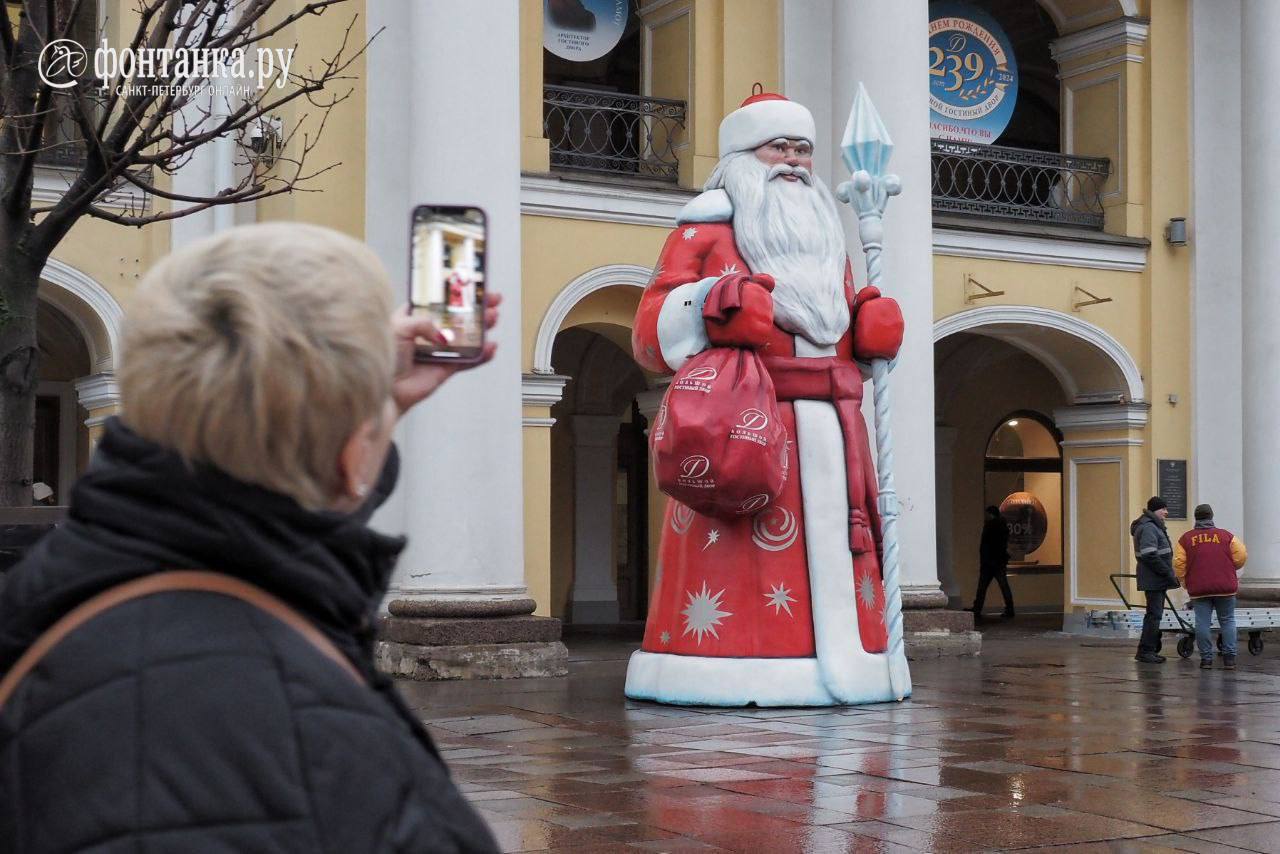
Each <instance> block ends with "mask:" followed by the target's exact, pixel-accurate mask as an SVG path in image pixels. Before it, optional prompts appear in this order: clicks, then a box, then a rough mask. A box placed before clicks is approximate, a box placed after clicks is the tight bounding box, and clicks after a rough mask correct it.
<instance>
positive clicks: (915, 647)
mask: <svg viewBox="0 0 1280 854" xmlns="http://www.w3.org/2000/svg"><path fill="white" fill-rule="evenodd" d="M904 601H905V600H904ZM939 601H941V602H945V601H946V597H945V596H942V595H941V591H939V592H938V596H937V597H934V598H933V599H931V600H929V601H928V603H927V604H924V607H915V608H912V607H910V605H907V606H906V607H904V608H903V610H902V628H903V632H904V636H903V643H904V644H905V645H906V648H907V658H909V659H912V660H919V659H923V658H942V657H944V656H953V655H979V654H981V652H982V634H981V632H975V631H974V630H973V614H972V612H970V611H953V610H949V609H947V608H940V607H937V606H936V603H937V602H939Z"/></svg>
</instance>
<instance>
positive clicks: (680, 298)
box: [658, 276, 717, 371]
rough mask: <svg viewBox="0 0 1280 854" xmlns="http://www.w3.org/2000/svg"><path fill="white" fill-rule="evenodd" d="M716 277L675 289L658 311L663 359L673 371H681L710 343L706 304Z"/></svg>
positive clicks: (659, 338)
mask: <svg viewBox="0 0 1280 854" xmlns="http://www.w3.org/2000/svg"><path fill="white" fill-rule="evenodd" d="M716 281H717V279H716V277H715V276H708V277H707V278H705V279H702V280H701V281H697V282H690V283H689V284H687V285H677V286H676V287H674V288H672V289H671V291H670V293H668V294H667V298H666V299H664V300H663V301H662V310H661V311H659V312H658V347H659V349H661V351H662V360H663V361H664V362H666V363H667V365H668V366H669V367H670V368H671V370H673V371H678V370H680V366H681V365H683V364H684V363H685V362H686V361H687V360H688V359H689V357H690V356H695V355H697V354H698V353H701V352H702V351H703V350H705V349H707V347H708V346H710V343H711V342H710V341H708V340H707V327H706V325H705V324H704V323H703V320H702V304H703V303H705V302H706V301H707V294H708V293H709V292H710V291H711V286H712V285H714V284H715V283H716Z"/></svg>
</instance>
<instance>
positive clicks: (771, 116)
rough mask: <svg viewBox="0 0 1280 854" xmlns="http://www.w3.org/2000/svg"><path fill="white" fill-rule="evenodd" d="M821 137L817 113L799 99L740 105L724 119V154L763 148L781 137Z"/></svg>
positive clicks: (721, 125)
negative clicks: (814, 119) (799, 101)
mask: <svg viewBox="0 0 1280 854" xmlns="http://www.w3.org/2000/svg"><path fill="white" fill-rule="evenodd" d="M817 136H818V131H817V128H816V127H815V125H814V122H813V113H811V112H809V110H808V108H807V107H805V106H804V105H803V104H797V103H796V102H795V101H757V102H756V103H754V104H748V105H747V106H745V107H739V108H738V109H736V110H734V111H733V112H732V113H730V114H729V115H727V116H725V117H724V121H722V122H720V156H721V157H724V156H725V155H726V154H732V153H733V152H735V151H749V150H751V149H753V148H759V147H760V146H761V145H764V144H765V143H766V142H769V141H770V140H774V139H777V138H778V137H786V138H788V139H803V140H807V141H808V142H809V144H810V145H813V142H814V140H815V139H816V138H817Z"/></svg>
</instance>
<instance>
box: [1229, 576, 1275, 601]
mask: <svg viewBox="0 0 1280 854" xmlns="http://www.w3.org/2000/svg"><path fill="white" fill-rule="evenodd" d="M1237 596H1238V598H1239V600H1240V605H1241V606H1242V607H1243V606H1248V605H1258V606H1262V607H1275V605H1276V603H1277V602H1280V582H1271V583H1268V582H1263V583H1261V584H1259V583H1258V582H1253V583H1250V582H1248V581H1242V582H1241V583H1240V592H1239V593H1238V594H1237Z"/></svg>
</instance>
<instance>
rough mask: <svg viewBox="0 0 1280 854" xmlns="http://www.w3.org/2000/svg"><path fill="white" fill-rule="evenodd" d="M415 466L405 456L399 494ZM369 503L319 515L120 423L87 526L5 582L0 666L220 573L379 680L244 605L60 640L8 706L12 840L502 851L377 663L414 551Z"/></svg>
mask: <svg viewBox="0 0 1280 854" xmlns="http://www.w3.org/2000/svg"><path fill="white" fill-rule="evenodd" d="M396 467H397V466H396V460H395V457H394V454H393V456H392V459H391V460H390V462H389V463H388V466H387V470H386V471H385V472H384V475H383V479H382V483H380V484H379V492H380V497H385V494H386V492H388V491H389V489H390V486H391V485H392V484H393V483H394V480H395V470H396ZM374 503H375V502H371V505H372V504H374ZM371 511H372V506H370V508H369V509H368V511H367V512H366V513H364V514H361V515H360V516H356V517H353V516H341V515H338V514H330V513H310V512H307V511H304V510H303V509H302V508H301V507H299V506H298V505H297V504H296V503H295V502H293V501H292V500H291V499H288V498H285V497H283V496H281V495H277V494H274V493H270V492H267V491H265V490H262V489H259V488H257V487H254V486H250V485H248V484H245V483H242V482H239V481H236V480H233V479H231V478H229V477H227V476H226V475H224V474H221V473H220V472H217V471H212V470H209V469H197V470H196V471H192V470H190V469H189V468H188V467H187V466H185V465H184V464H183V463H182V461H181V460H180V459H178V458H177V457H176V455H174V454H172V453H170V452H167V451H165V450H162V449H161V448H158V447H157V446H155V445H153V444H151V443H149V442H146V441H144V440H142V439H140V438H139V437H138V436H136V435H134V434H133V433H131V432H130V431H129V430H128V429H127V428H125V427H124V426H122V425H121V424H120V423H118V422H114V421H113V422H109V423H108V425H107V429H106V435H105V436H104V437H103V440H102V442H101V444H100V446H99V448H98V451H97V454H96V456H95V458H94V463H93V465H92V467H91V468H90V470H89V472H88V473H86V474H85V476H84V477H82V478H81V479H80V481H79V482H78V483H77V484H76V487H75V489H74V490H73V494H72V501H71V517H70V520H69V521H68V522H67V523H66V524H65V525H63V526H62V527H61V528H59V529H58V530H57V531H56V532H54V533H53V534H51V535H49V536H48V537H46V538H45V539H44V540H43V541H41V543H40V544H39V545H37V546H36V547H35V548H34V549H33V550H32V552H31V553H30V554H29V555H28V556H27V557H26V558H25V559H24V560H23V561H22V562H21V563H20V564H18V565H17V566H16V567H14V568H13V569H12V570H10V572H9V574H8V580H7V583H6V585H5V589H4V592H3V598H2V599H0V670H8V669H9V667H11V666H12V665H13V663H14V662H15V661H16V660H17V658H18V657H19V656H20V655H21V654H22V652H23V650H24V649H26V647H27V646H29V645H30V644H31V642H32V641H34V640H35V639H36V637H38V636H39V635H40V633H41V632H42V631H43V630H44V629H45V628H47V627H48V626H49V625H50V624H52V623H53V622H54V621H55V620H56V619H58V618H59V617H61V616H62V615H63V614H65V613H66V612H67V611H68V610H69V609H70V608H72V607H73V606H74V605H76V604H77V603H79V602H82V601H84V600H85V599H87V598H89V597H90V596H92V595H94V594H95V593H97V592H99V591H101V590H104V589H105V588H107V587H110V586H113V585H115V584H118V583H120V582H123V581H126V580H129V579H132V578H136V577H139V576H143V575H147V574H149V573H154V572H157V571H162V570H167V569H209V570H215V571H218V572H223V573H226V574H228V575H233V576H236V577H239V578H243V579H245V580H247V581H250V582H252V583H254V584H257V585H258V586H260V587H263V588H264V589H266V590H268V591H270V592H271V593H274V594H275V595H277V596H279V597H280V598H282V599H284V600H285V601H286V602H287V603H288V604H289V605H291V606H292V607H293V608H295V609H297V610H298V611H299V612H301V613H302V614H303V615H304V616H306V617H308V618H309V619H310V620H311V621H312V622H313V623H314V624H315V625H316V626H317V627H318V628H319V629H321V630H322V631H323V632H324V633H325V634H326V635H327V636H328V637H329V638H330V639H331V640H332V641H333V642H334V643H335V644H336V645H337V646H338V647H339V649H341V650H342V651H343V652H344V653H345V654H346V656H347V657H348V658H350V659H351V661H352V662H353V663H354V664H355V665H356V667H357V668H358V669H359V670H360V671H361V672H362V673H363V674H364V675H365V678H366V679H367V680H368V682H369V683H370V686H372V687H363V686H360V685H358V684H356V683H355V682H354V681H353V680H352V679H351V678H350V676H349V675H348V674H346V673H344V672H343V671H342V670H341V669H340V668H338V667H337V666H336V665H335V664H334V663H333V662H331V661H329V660H327V659H325V658H324V657H322V656H321V655H320V654H319V653H318V652H317V651H316V650H315V649H314V648H313V647H312V646H310V645H309V644H308V643H307V642H306V641H304V640H302V639H301V638H300V637H299V636H298V635H296V634H295V632H294V631H293V630H292V629H290V628H288V627H286V626H285V625H283V624H282V623H280V622H278V621H277V620H276V619H275V618H273V617H270V616H268V615H266V614H265V613H262V612H260V611H258V610H257V609H255V608H254V607H252V606H250V605H248V604H245V603H243V602H240V601H238V600H234V599H230V598H227V597H224V596H221V595H218V594H212V593H199V592H177V593H172V592H171V593H162V594H157V595H154V596H150V597H147V598H144V599H140V600H135V601H133V602H130V603H127V604H124V605H121V606H119V607H117V608H115V609H113V610H111V611H108V612H107V613H105V614H103V615H101V616H99V617H97V618H95V619H94V620H92V621H91V622H89V623H87V624H85V625H84V626H82V627H81V628H80V629H78V630H77V631H76V632H74V633H73V634H72V635H71V636H69V637H68V638H67V639H66V640H64V641H63V642H62V643H61V644H59V645H58V646H57V647H55V648H54V649H53V651H52V652H51V653H50V654H49V655H48V656H47V657H46V658H45V659H44V661H43V663H42V664H40V665H39V666H38V667H37V669H36V670H35V671H33V672H32V673H31V674H30V675H29V676H28V677H27V679H26V680H24V682H23V683H22V685H21V687H20V688H19V690H18V692H17V693H16V694H15V695H14V696H13V697H12V698H11V699H10V700H9V702H8V703H7V704H6V706H5V708H4V709H3V710H2V711H0V848H2V849H3V850H6V851H21V852H24V854H36V852H45V851H49V852H52V851H57V852H69V851H82V850H93V851H95V852H98V851H101V852H115V851H121V852H124V851H130V852H132V851H182V852H206V851H211V852H223V851H225V852H247V851H298V852H319V851H326V852H328V851H332V852H343V854H347V853H348V852H366V851H404V852H437V851H489V850H494V849H495V845H494V842H493V839H492V837H491V836H490V834H489V832H488V829H487V828H486V827H485V825H484V823H483V822H482V821H481V820H480V818H479V817H478V816H477V815H476V813H475V812H474V811H472V809H471V808H470V807H469V806H468V804H467V803H466V801H465V800H464V799H463V798H462V796H461V794H460V793H459V792H458V790H457V788H456V787H455V786H454V785H453V783H452V782H451V780H450V779H449V775H448V772H447V770H446V768H445V766H444V764H443V762H442V761H441V760H440V758H439V756H438V755H437V753H436V751H435V748H434V746H433V745H432V744H431V740H430V738H429V737H428V735H427V734H426V732H425V730H423V729H422V727H421V726H420V725H419V723H418V722H417V721H416V720H415V719H414V717H413V715H412V714H411V713H410V711H409V710H408V709H407V708H406V706H405V705H404V703H403V702H402V701H401V700H400V698H399V696H398V695H397V694H396V692H395V690H394V688H393V687H392V686H391V685H390V684H389V682H388V680H386V678H385V677H382V676H381V675H379V674H378V673H376V672H375V670H374V668H373V665H372V644H373V639H374V638H373V631H372V626H373V625H374V621H373V616H374V612H375V609H376V607H377V603H378V601H379V600H380V598H381V597H382V594H383V592H384V590H385V587H386V584H387V582H388V580H389V575H390V572H391V568H392V566H393V564H394V562H395V558H396V556H397V555H398V554H399V552H400V549H401V548H402V546H403V542H402V541H401V540H400V539H397V538H391V537H386V536H383V535H381V534H378V533H376V532H374V531H372V530H371V529H369V528H368V527H367V526H366V524H365V522H366V520H367V513H368V512H371Z"/></svg>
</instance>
